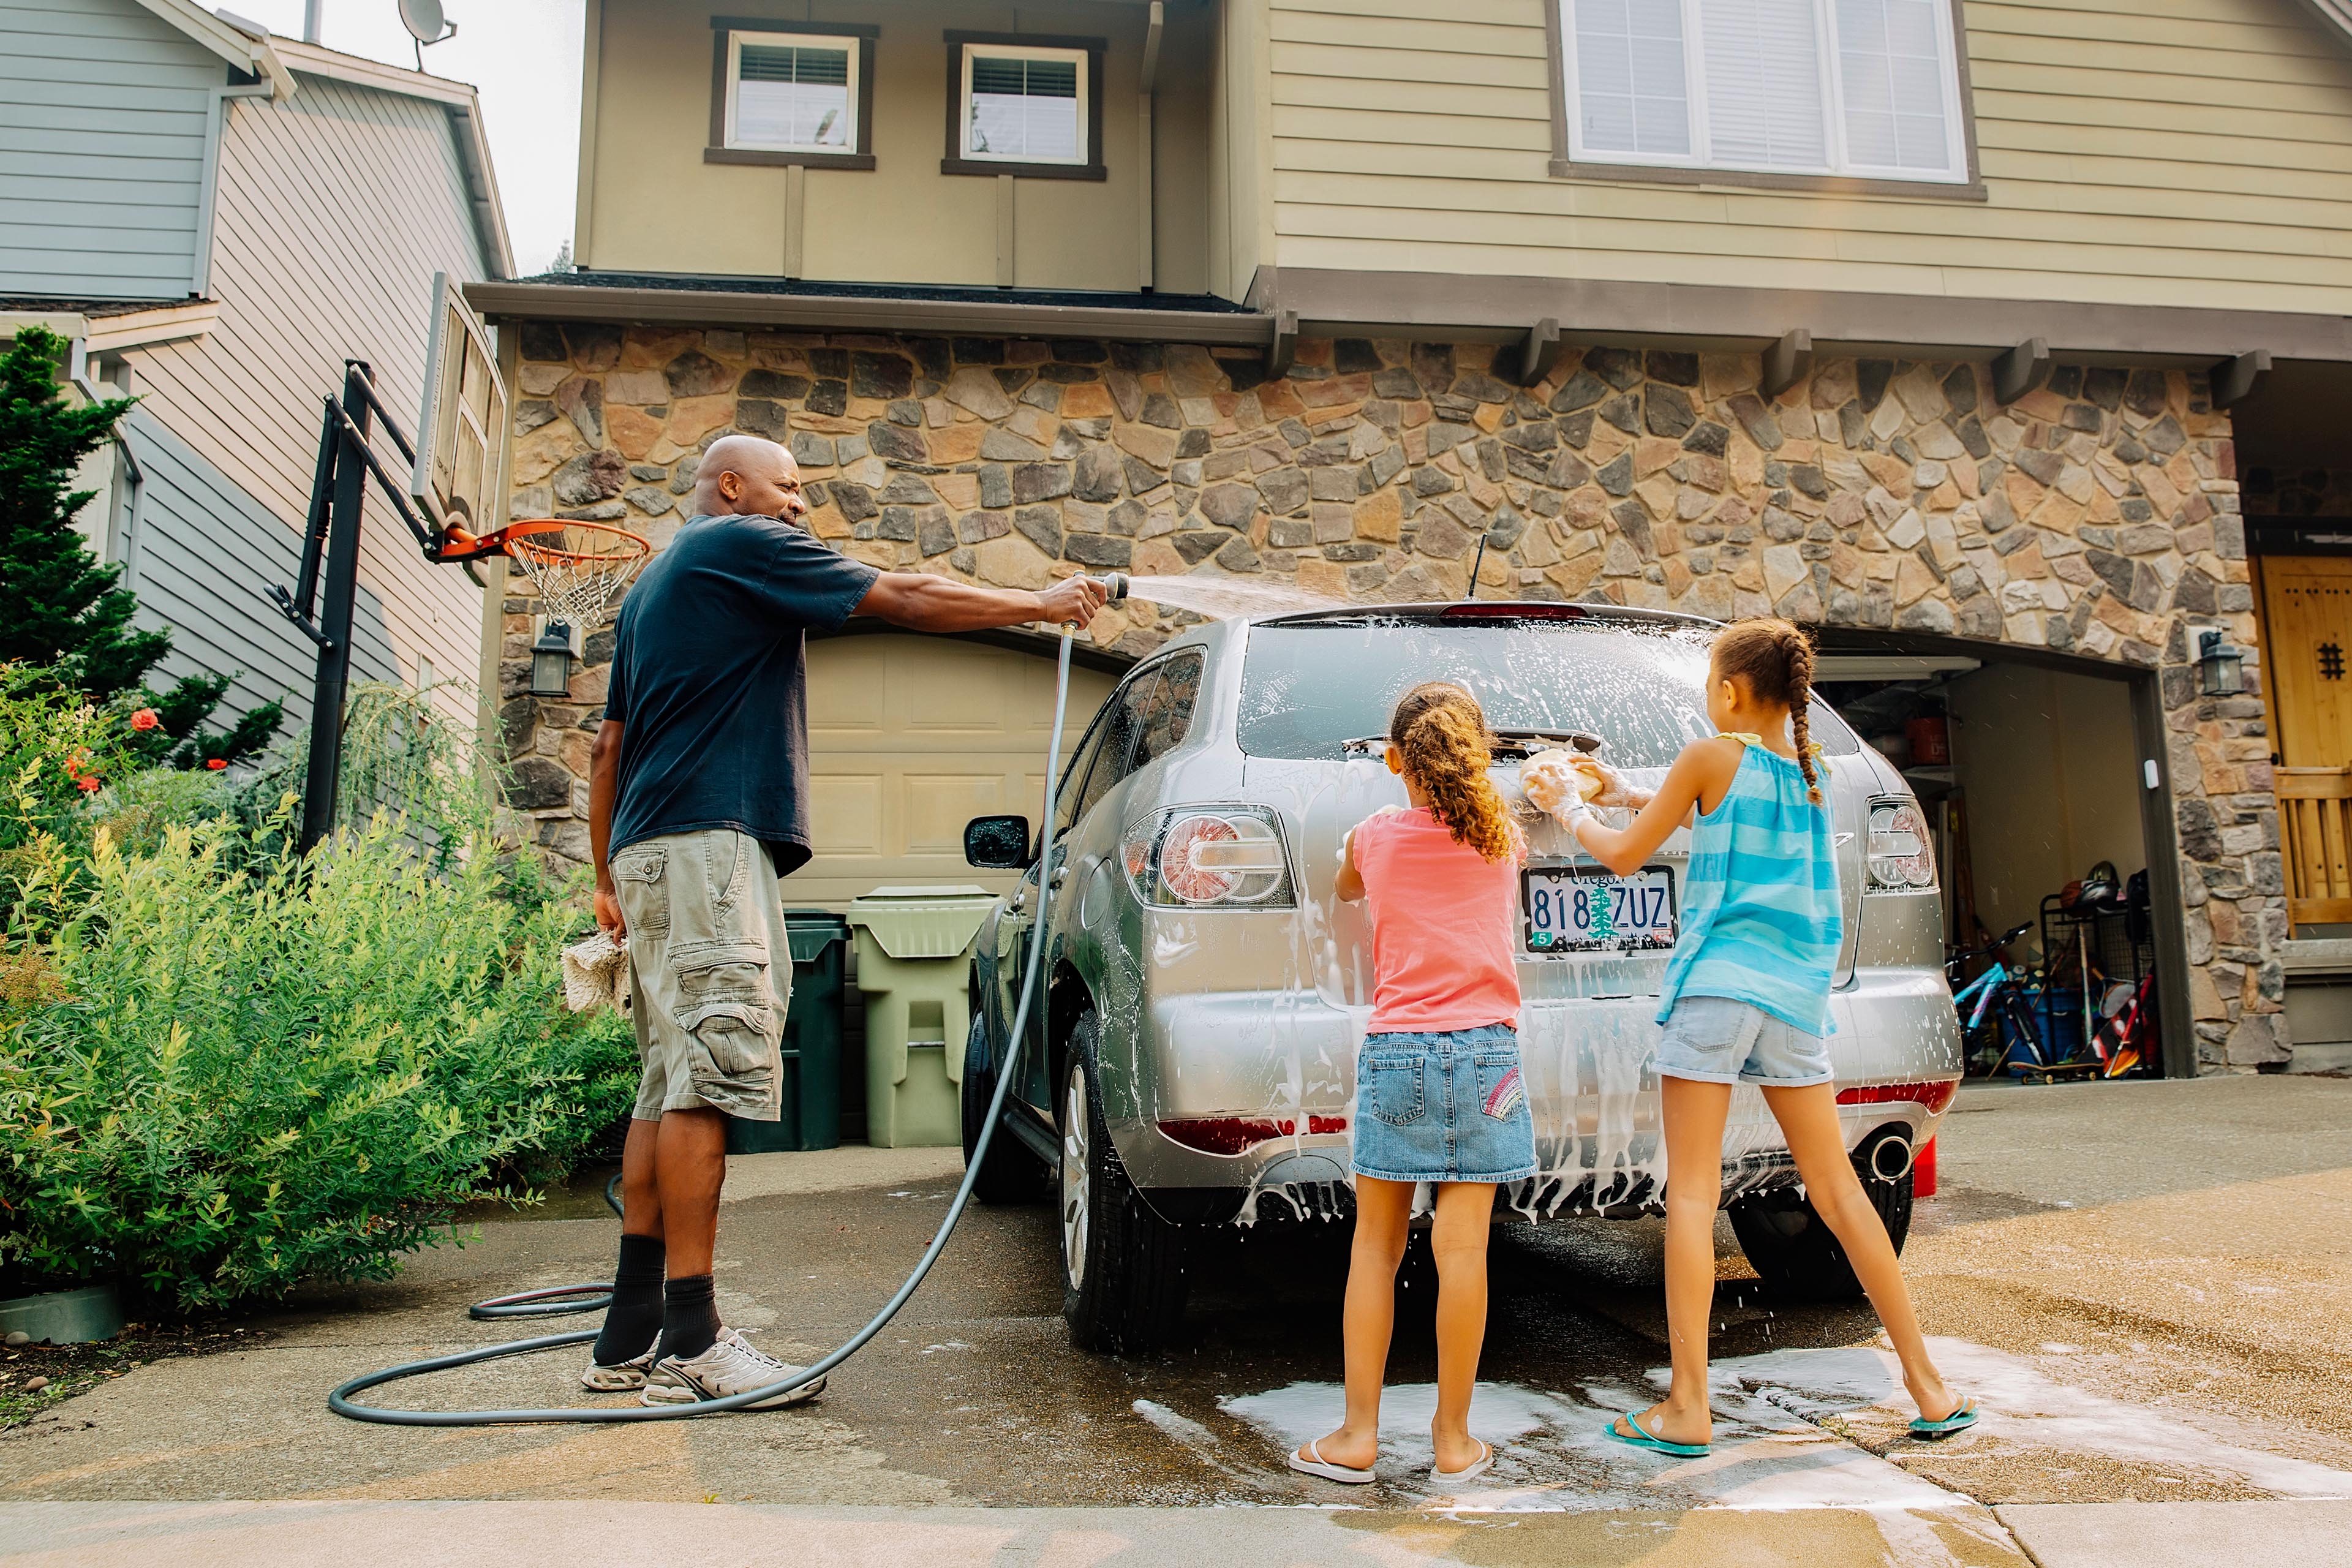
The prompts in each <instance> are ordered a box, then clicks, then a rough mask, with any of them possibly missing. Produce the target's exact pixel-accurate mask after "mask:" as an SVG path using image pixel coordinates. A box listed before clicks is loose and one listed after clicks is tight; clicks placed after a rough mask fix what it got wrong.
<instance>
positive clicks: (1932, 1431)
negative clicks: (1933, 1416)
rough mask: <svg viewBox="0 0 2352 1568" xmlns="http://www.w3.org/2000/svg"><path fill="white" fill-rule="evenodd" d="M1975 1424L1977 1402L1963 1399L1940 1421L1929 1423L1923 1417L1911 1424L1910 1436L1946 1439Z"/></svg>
mask: <svg viewBox="0 0 2352 1568" xmlns="http://www.w3.org/2000/svg"><path fill="white" fill-rule="evenodd" d="M1976 1424H1977V1402H1976V1401H1975V1400H1973V1399H1963V1400H1961V1401H1960V1407H1959V1408H1958V1410H1955V1411H1953V1412H1952V1413H1951V1414H1950V1415H1947V1416H1945V1417H1944V1418H1943V1419H1942V1420H1941V1421H1929V1420H1927V1419H1926V1418H1925V1417H1924V1416H1923V1417H1922V1418H1920V1419H1919V1420H1916V1421H1914V1422H1912V1423H1911V1436H1914V1437H1927V1438H1931V1439H1932V1438H1937V1437H1948V1436H1951V1435H1952V1434H1953V1433H1955V1432H1965V1431H1967V1430H1968V1429H1969V1427H1971V1426H1975V1425H1976Z"/></svg>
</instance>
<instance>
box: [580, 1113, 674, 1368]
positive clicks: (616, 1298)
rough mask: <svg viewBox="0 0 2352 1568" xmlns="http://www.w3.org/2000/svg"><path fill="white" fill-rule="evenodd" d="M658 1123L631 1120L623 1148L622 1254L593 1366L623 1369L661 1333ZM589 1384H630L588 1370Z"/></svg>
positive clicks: (660, 1210) (616, 1266) (598, 1339)
mask: <svg viewBox="0 0 2352 1568" xmlns="http://www.w3.org/2000/svg"><path fill="white" fill-rule="evenodd" d="M660 1134H661V1123H660V1122H659V1121H638V1120H635V1119H634V1118H633V1119H632V1120H631V1121H630V1122H629V1137H628V1142H625V1144H623V1145H622V1147H621V1256H620V1260H619V1261H618V1262H617V1263H615V1264H614V1268H613V1303H612V1305H611V1306H609V1307H607V1308H606V1309H605V1310H604V1328H603V1329H602V1330H601V1331H599V1332H598V1333H597V1335H596V1349H595V1355H594V1360H595V1364H596V1366H598V1367H616V1368H618V1367H625V1365H626V1364H627V1363H632V1362H634V1361H635V1360H636V1358H637V1357H639V1356H641V1355H643V1354H645V1352H647V1351H649V1350H651V1349H652V1348H653V1345H654V1341H655V1339H656V1337H657V1336H658V1335H659V1334H660V1333H661V1325H662V1281H663V1279H664V1277H665V1274H666V1272H667V1271H666V1269H665V1268H664V1266H663V1261H662V1253H663V1248H662V1205H661V1192H660V1189H659V1186H658V1184H656V1180H655V1175H654V1171H655V1160H656V1148H657V1145H658V1143H659V1142H660ZM590 1376H591V1378H592V1379H596V1380H599V1381H592V1382H591V1383H590V1384H589V1386H591V1387H599V1388H601V1387H619V1388H627V1387H634V1386H635V1383H634V1382H632V1381H630V1380H628V1379H626V1378H623V1379H621V1380H619V1381H614V1380H613V1379H610V1378H604V1375H603V1374H602V1373H596V1372H593V1371H592V1372H591V1373H590Z"/></svg>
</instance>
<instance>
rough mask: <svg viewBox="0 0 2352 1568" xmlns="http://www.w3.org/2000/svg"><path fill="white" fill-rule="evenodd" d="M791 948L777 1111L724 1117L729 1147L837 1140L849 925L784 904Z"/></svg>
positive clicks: (816, 1145) (734, 1150)
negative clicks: (773, 1116) (761, 1117)
mask: <svg viewBox="0 0 2352 1568" xmlns="http://www.w3.org/2000/svg"><path fill="white" fill-rule="evenodd" d="M784 940H785V941H786V942H789V943H790V944H791V946H792V950H793V1000H792V1005H790V1006H789V1007H788V1008H786V1009H785V1012H784V1083H783V1104H782V1115H781V1117H780V1118H779V1119H778V1120H776V1121H741V1120H740V1119H738V1118H735V1117H730V1118H728V1120H727V1152H729V1153H730V1154H768V1153H773V1152H776V1151H778V1150H782V1149H834V1148H838V1147H840V1144H841V992H842V985H841V978H842V966H843V963H844V960H845V955H846V953H847V951H848V942H849V927H848V925H847V924H846V922H845V921H843V920H842V918H841V917H840V916H839V915H835V914H827V913H826V912H825V911H824V910H785V911H784Z"/></svg>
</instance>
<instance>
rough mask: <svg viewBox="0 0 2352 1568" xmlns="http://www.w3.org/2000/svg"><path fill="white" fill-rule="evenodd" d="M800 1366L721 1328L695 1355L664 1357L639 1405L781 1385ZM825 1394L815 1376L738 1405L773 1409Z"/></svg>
mask: <svg viewBox="0 0 2352 1568" xmlns="http://www.w3.org/2000/svg"><path fill="white" fill-rule="evenodd" d="M800 1370H801V1369H800V1368H799V1367H796V1366H794V1365H793V1364H792V1363H790V1362H782V1361H778V1360H777V1359H776V1358H775V1357H774V1356H772V1355H770V1354H768V1353H767V1352H764V1351H757V1350H753V1349H752V1348H751V1341H749V1340H747V1339H745V1338H744V1337H743V1336H742V1335H741V1334H739V1333H737V1332H736V1331H734V1330H733V1329H721V1330H719V1338H718V1340H717V1341H716V1342H713V1343H712V1345H711V1347H710V1348H709V1350H707V1351H704V1352H702V1353H701V1354H700V1355H698V1356H695V1357H693V1358H691V1359H687V1358H684V1357H680V1356H674V1355H673V1356H664V1357H663V1358H662V1359H661V1361H660V1362H659V1363H656V1365H655V1367H654V1369H653V1371H652V1372H651V1373H647V1374H646V1392H645V1395H644V1403H645V1404H647V1405H690V1404H692V1403H693V1402H694V1401H696V1400H698V1399H724V1398H726V1397H728V1396H729V1395H730V1394H747V1393H749V1392H750V1391H751V1390H752V1389H755V1388H765V1387H766V1386H767V1385H768V1384H772V1383H782V1382H783V1381H784V1380H785V1379H787V1378H789V1377H791V1376H792V1375H793V1373H796V1372H799V1371H800ZM823 1393H824V1379H823V1378H821V1377H820V1378H818V1379H817V1380H816V1381H815V1382H814V1383H806V1384H802V1385H801V1386H800V1387H798V1388H795V1389H793V1390H791V1391H790V1392H788V1393H784V1394H775V1395H773V1396H772V1397H771V1398H767V1399H762V1400H761V1401H759V1402H758V1403H757V1404H755V1405H745V1406H744V1407H743V1408H745V1409H746V1410H772V1409H773V1408H775V1407H776V1406H777V1405H798V1404H800V1403H801V1402H802V1401H803V1400H806V1399H814V1398H815V1397H816V1396H817V1395H818V1394H823Z"/></svg>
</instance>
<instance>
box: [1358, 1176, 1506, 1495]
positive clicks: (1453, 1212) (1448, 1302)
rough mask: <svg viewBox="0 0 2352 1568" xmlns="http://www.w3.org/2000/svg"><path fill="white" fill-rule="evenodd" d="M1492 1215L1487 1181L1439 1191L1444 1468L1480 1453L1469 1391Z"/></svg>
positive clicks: (1437, 1423) (1435, 1433)
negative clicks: (1487, 1240)
mask: <svg viewBox="0 0 2352 1568" xmlns="http://www.w3.org/2000/svg"><path fill="white" fill-rule="evenodd" d="M1494 1213H1495V1189H1494V1187H1493V1186H1492V1185H1491V1184H1486V1183H1483V1182H1447V1183H1444V1184H1442V1185H1440V1186H1439V1187H1438V1189H1437V1214H1436V1216H1435V1218H1434V1219H1433V1221H1432V1222H1431V1226H1430V1232H1429V1247H1430V1250H1431V1251H1432V1252H1433V1253H1434V1254H1435V1255H1436V1258H1437V1418H1436V1419H1435V1420H1434V1421H1433V1422H1432V1423H1430V1427H1429V1435H1430V1436H1431V1437H1432V1438H1433V1439H1434V1441H1435V1443H1436V1448H1437V1468H1439V1469H1441V1470H1459V1469H1462V1468H1465V1466H1468V1465H1470V1464H1472V1463H1474V1462H1475V1461H1476V1459H1477V1458H1478V1455H1479V1453H1480V1452H1481V1449H1480V1447H1479V1442H1478V1439H1477V1438H1475V1437H1473V1436H1470V1394H1471V1391H1472V1390H1473V1389H1474V1388H1475V1387H1476V1386H1477V1383H1478V1351H1479V1348H1480V1347H1481V1346H1483V1345H1484V1344H1485V1343H1486V1236H1487V1226H1488V1225H1489V1223H1490V1222H1491V1220H1492V1219H1493V1217H1494ZM1382 1348H1383V1349H1385V1348H1386V1343H1385V1342H1383V1346H1382ZM1350 1364H1351V1365H1352V1364H1353V1363H1352V1362H1351V1363H1350ZM1351 1382H1352V1380H1351Z"/></svg>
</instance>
